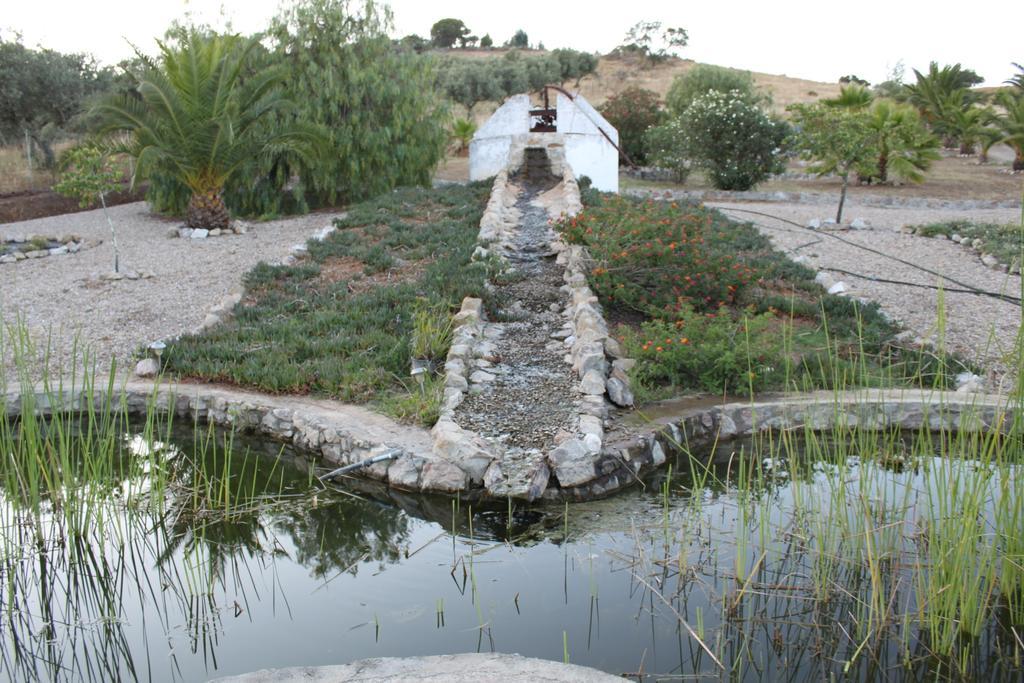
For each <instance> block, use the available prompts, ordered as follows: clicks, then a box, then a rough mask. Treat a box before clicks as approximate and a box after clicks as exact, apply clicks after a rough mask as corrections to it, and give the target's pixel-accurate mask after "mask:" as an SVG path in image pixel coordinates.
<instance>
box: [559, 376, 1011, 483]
mask: <svg viewBox="0 0 1024 683" xmlns="http://www.w3.org/2000/svg"><path fill="white" fill-rule="evenodd" d="M1014 410H1015V409H1014V408H1013V406H1012V405H1010V399H1009V398H1008V397H1006V396H997V395H993V394H966V395H965V394H963V393H953V392H942V391H928V392H926V391H920V390H906V391H879V390H867V391H860V392H858V391H853V392H845V393H842V394H838V395H836V394H829V393H825V392H819V393H814V394H809V395H802V396H794V397H791V398H780V399H778V400H770V401H753V402H749V403H727V404H723V405H719V406H713V407H711V408H698V409H690V410H684V411H681V413H680V415H679V416H678V417H673V418H668V419H660V420H658V421H657V422H653V423H652V424H651V425H650V426H649V427H647V428H646V429H645V430H644V431H643V432H642V433H640V434H638V435H633V436H628V437H622V438H619V439H617V440H616V441H615V442H614V443H609V444H607V445H606V447H605V449H604V451H603V452H602V453H601V458H600V460H599V461H598V462H597V463H595V468H594V469H595V478H594V480H593V481H591V482H590V483H587V484H584V485H581V486H577V487H575V488H569V489H562V490H561V491H556V490H551V489H549V490H548V491H547V492H546V495H545V500H548V501H563V500H566V499H568V500H577V501H580V500H591V499H594V498H601V497H604V496H608V495H610V494H612V493H615V492H617V491H620V490H622V489H625V488H627V487H629V486H632V485H633V484H635V483H637V482H638V481H639V478H640V477H641V476H643V475H645V474H646V473H648V472H650V471H652V470H653V469H654V468H657V467H660V466H661V465H663V464H664V463H665V462H666V461H667V459H668V458H669V456H674V455H678V454H680V453H683V452H684V449H685V450H691V449H692V450H700V449H702V448H708V447H710V446H712V445H713V444H714V443H716V442H727V441H730V440H733V439H737V438H743V437H746V436H752V435H754V434H758V433H764V432H768V431H779V430H802V429H805V428H807V429H810V430H812V431H816V432H817V431H826V430H830V429H841V428H844V427H857V426H860V427H866V428H868V429H872V430H880V429H888V428H893V427H895V428H899V429H906V430H916V429H921V428H927V429H930V430H933V431H934V430H939V429H942V428H946V429H954V430H957V431H969V432H981V431H987V430H992V429H999V430H1001V431H1004V432H1005V431H1006V430H1007V429H1008V427H1009V421H1010V420H1012V419H1013V412H1014Z"/></svg>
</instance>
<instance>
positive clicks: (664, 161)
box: [644, 118, 692, 185]
mask: <svg viewBox="0 0 1024 683" xmlns="http://www.w3.org/2000/svg"><path fill="white" fill-rule="evenodd" d="M685 137H686V136H685V135H684V134H683V129H682V124H681V122H680V120H679V119H678V118H675V119H669V120H668V121H666V122H665V123H664V124H662V125H660V126H652V127H650V128H648V129H647V132H646V134H645V135H644V144H645V145H646V147H647V159H648V161H650V162H651V164H653V165H654V166H656V167H658V168H661V169H664V170H666V171H671V172H672V180H674V181H675V182H677V183H678V184H680V185H682V184H684V183H685V182H686V179H687V178H688V177H689V176H690V167H691V165H692V164H691V162H690V154H689V152H688V151H687V149H686V147H685V146H684V145H683V144H681V142H682V141H683V140H685Z"/></svg>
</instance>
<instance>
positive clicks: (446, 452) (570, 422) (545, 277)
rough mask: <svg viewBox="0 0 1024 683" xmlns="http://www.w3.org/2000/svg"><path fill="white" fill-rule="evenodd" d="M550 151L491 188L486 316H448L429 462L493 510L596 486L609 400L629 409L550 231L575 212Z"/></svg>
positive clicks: (571, 257)
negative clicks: (497, 502)
mask: <svg viewBox="0 0 1024 683" xmlns="http://www.w3.org/2000/svg"><path fill="white" fill-rule="evenodd" d="M548 151H549V152H552V153H553V154H554V155H555V156H554V158H551V159H549V158H548V156H547V153H546V152H545V151H544V150H541V149H538V150H531V149H527V151H526V161H525V163H524V165H523V168H522V169H521V170H520V171H519V172H518V173H517V174H513V175H511V176H509V175H508V174H507V173H505V172H503V173H502V174H499V176H498V178H497V179H496V180H495V184H494V190H493V191H492V195H491V202H490V204H489V205H488V208H487V210H486V211H485V213H484V217H483V220H482V221H481V230H480V236H479V241H480V248H479V249H478V257H479V258H486V259H498V260H499V262H500V263H501V264H503V269H504V271H503V273H502V274H500V275H499V276H498V277H497V278H496V282H495V285H494V290H493V291H494V297H493V299H494V300H495V301H497V302H498V303H497V304H496V305H495V306H493V307H492V308H493V310H488V311H484V310H483V307H482V305H481V303H480V302H479V301H478V300H472V299H468V300H467V301H466V302H464V305H463V310H462V312H461V313H460V314H459V315H458V316H456V323H457V324H458V326H457V327H456V330H455V339H454V343H453V345H452V348H451V351H450V353H449V357H448V362H447V363H446V365H445V372H446V390H445V401H444V407H443V409H442V412H441V417H440V419H439V420H438V423H437V425H436V426H435V427H434V435H435V441H434V453H435V455H437V456H439V457H440V458H442V459H444V460H446V461H448V462H451V463H454V464H456V465H457V466H458V467H459V468H460V469H462V470H463V471H465V472H466V473H467V475H468V477H469V485H470V486H475V487H478V488H479V487H482V488H483V489H484V490H485V491H486V495H488V496H490V497H494V498H499V499H500V498H506V497H511V498H522V499H526V500H535V499H537V498H539V497H541V496H543V495H545V493H546V492H548V491H551V492H552V493H551V494H549V495H553V492H554V491H556V490H561V489H575V488H578V487H580V486H588V485H590V484H591V483H592V482H594V481H595V480H598V479H600V478H601V477H602V476H604V474H606V473H604V472H602V471H601V468H600V467H599V466H598V463H599V461H600V460H601V457H602V455H601V452H602V448H601V446H602V439H603V436H604V429H605V427H606V425H607V422H608V418H609V416H610V414H611V413H612V411H613V410H614V407H615V406H614V405H613V404H612V403H611V402H610V401H609V400H607V399H606V394H607V395H608V396H610V397H613V398H617V400H618V405H620V406H626V405H631V404H632V395H631V394H630V392H629V390H628V379H627V378H626V376H625V374H624V372H623V370H622V369H621V368H616V367H615V361H616V353H617V352H618V349H617V345H616V344H615V342H614V340H612V339H611V338H610V337H609V336H608V329H607V325H606V324H605V322H604V318H603V317H602V315H601V311H600V305H599V304H598V302H597V297H596V296H594V294H593V292H591V291H590V289H589V287H588V286H587V283H586V276H585V274H584V271H585V269H586V267H587V264H586V262H587V260H588V257H587V256H586V254H585V251H584V250H583V249H582V248H580V247H576V246H569V245H566V244H565V243H564V242H562V241H561V239H560V237H559V236H558V235H557V234H556V233H555V232H554V231H553V230H552V228H551V226H550V222H551V220H552V219H553V218H556V217H558V216H559V215H561V214H563V213H568V214H571V213H575V212H576V211H579V210H580V208H581V204H580V201H579V188H578V187H577V186H576V181H575V179H574V178H573V176H572V171H571V169H569V168H568V166H567V165H566V164H565V163H564V161H563V160H562V159H559V158H558V153H557V152H556V151H553V150H550V149H549V150H548ZM426 483H427V484H430V485H440V486H441V487H442V488H443V487H444V486H450V485H451V484H453V483H455V482H450V481H428V482H426Z"/></svg>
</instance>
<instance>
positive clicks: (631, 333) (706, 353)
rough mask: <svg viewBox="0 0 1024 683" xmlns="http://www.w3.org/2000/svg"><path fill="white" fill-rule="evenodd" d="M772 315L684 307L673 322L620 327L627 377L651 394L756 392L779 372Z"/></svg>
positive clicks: (778, 341) (771, 383)
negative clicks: (631, 363)
mask: <svg viewBox="0 0 1024 683" xmlns="http://www.w3.org/2000/svg"><path fill="white" fill-rule="evenodd" d="M777 325H778V319H777V318H776V317H775V316H774V315H772V314H771V313H761V314H756V315H755V314H754V313H753V312H752V311H747V316H746V317H744V318H742V319H740V320H736V319H734V318H733V316H732V314H731V311H728V310H723V311H722V312H721V313H720V314H719V313H703V314H702V313H699V312H696V311H694V310H693V309H692V308H689V307H685V306H684V307H683V309H682V310H681V311H680V313H679V315H678V316H677V318H676V320H675V321H667V320H653V321H649V322H646V323H643V324H642V325H641V326H640V329H639V330H633V329H631V328H628V327H626V326H620V327H619V334H620V335H621V336H622V338H623V342H624V344H625V349H626V353H627V355H628V356H629V357H631V358H634V359H636V361H637V364H636V366H635V367H634V368H633V371H632V375H633V379H634V383H635V384H637V385H638V386H637V388H638V389H639V390H640V391H641V392H642V393H644V394H647V395H648V396H649V397H650V398H660V396H661V395H662V394H666V395H671V394H673V393H676V392H677V391H678V390H680V389H684V390H693V389H694V388H700V389H702V390H704V391H711V392H715V393H722V392H739V393H744V392H746V391H747V390H749V389H751V388H752V389H753V390H754V391H760V390H762V389H764V388H766V387H771V386H774V385H776V384H778V382H779V381H780V380H781V378H782V376H783V375H784V367H783V365H784V355H783V354H782V348H781V347H782V342H781V335H779V334H775V333H773V331H772V329H771V328H772V327H775V326H777Z"/></svg>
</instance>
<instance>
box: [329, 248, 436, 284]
mask: <svg viewBox="0 0 1024 683" xmlns="http://www.w3.org/2000/svg"><path fill="white" fill-rule="evenodd" d="M432 262H433V260H432V259H424V260H422V261H406V262H404V263H401V264H400V265H398V266H395V267H394V268H388V269H386V270H382V271H380V272H377V273H372V274H369V275H367V274H366V264H365V263H363V262H362V261H360V260H359V259H356V258H353V257H351V256H339V257H332V258H329V259H327V260H326V261H324V262H323V263H322V264H320V275H319V276H318V277H317V284H319V285H333V284H337V283H339V282H346V281H347V282H348V291H349V292H353V293H359V292H365V291H368V290H370V289H373V288H374V287H379V286H381V285H393V284H398V283H401V282H415V281H416V280H418V279H419V278H420V276H422V275H423V273H424V271H425V270H426V269H427V266H429V265H430V264H431V263H432Z"/></svg>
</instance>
